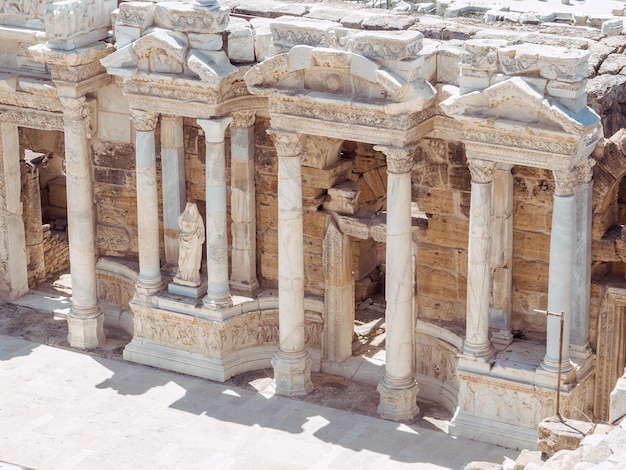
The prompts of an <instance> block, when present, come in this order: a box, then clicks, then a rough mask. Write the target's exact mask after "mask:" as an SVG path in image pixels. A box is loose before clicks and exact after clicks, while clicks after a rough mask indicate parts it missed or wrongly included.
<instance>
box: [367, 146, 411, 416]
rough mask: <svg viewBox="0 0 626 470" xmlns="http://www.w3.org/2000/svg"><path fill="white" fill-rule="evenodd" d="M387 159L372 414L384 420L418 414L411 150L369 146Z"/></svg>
mask: <svg viewBox="0 0 626 470" xmlns="http://www.w3.org/2000/svg"><path fill="white" fill-rule="evenodd" d="M375 149H376V150H381V151H383V152H384V153H385V155H386V157H387V234H386V266H387V269H386V272H387V277H386V283H385V298H386V302H387V310H386V313H385V322H386V335H387V336H386V361H385V376H384V378H383V380H382V381H381V382H380V383H379V384H378V392H379V393H380V404H379V406H378V413H379V414H380V415H381V416H382V417H383V418H387V419H393V420H396V421H398V420H405V419H412V418H413V417H415V416H416V415H417V413H419V408H418V407H417V401H416V400H417V392H418V387H417V384H416V383H415V367H414V358H413V355H414V337H415V318H414V315H413V279H414V276H413V269H414V266H412V260H413V256H412V253H413V243H412V236H411V221H412V219H411V169H412V164H413V155H412V153H411V149H401V148H391V147H375Z"/></svg>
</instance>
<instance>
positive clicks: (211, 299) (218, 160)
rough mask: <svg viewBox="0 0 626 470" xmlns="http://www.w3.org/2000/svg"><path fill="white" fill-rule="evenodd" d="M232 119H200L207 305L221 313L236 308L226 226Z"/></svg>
mask: <svg viewBox="0 0 626 470" xmlns="http://www.w3.org/2000/svg"><path fill="white" fill-rule="evenodd" d="M231 120H232V119H231V118H223V119H212V120H205V119H198V124H199V125H200V126H201V127H202V129H204V133H205V139H206V170H205V171H206V244H207V277H208V286H207V295H206V296H205V297H204V299H203V303H204V305H205V306H207V307H209V308H211V309H214V310H221V309H223V308H226V307H229V306H231V305H232V300H231V297H230V287H229V284H228V233H227V226H226V223H227V222H226V209H227V207H226V156H225V149H224V132H225V131H226V128H227V127H228V125H229V124H230V121H231Z"/></svg>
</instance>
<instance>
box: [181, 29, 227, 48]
mask: <svg viewBox="0 0 626 470" xmlns="http://www.w3.org/2000/svg"><path fill="white" fill-rule="evenodd" d="M187 39H188V40H189V47H190V48H191V49H195V50H198V51H219V50H221V49H222V47H223V46H224V39H223V36H222V35H221V34H219V33H210V34H204V33H189V34H187Z"/></svg>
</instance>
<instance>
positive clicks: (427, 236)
mask: <svg viewBox="0 0 626 470" xmlns="http://www.w3.org/2000/svg"><path fill="white" fill-rule="evenodd" d="M468 237H469V221H468V220H463V219H459V218H457V217H448V216H445V215H439V214H433V215H432V217H430V218H429V219H428V228H426V229H420V241H422V242H428V243H432V244H436V245H442V246H448V247H454V248H463V249H467V240H468Z"/></svg>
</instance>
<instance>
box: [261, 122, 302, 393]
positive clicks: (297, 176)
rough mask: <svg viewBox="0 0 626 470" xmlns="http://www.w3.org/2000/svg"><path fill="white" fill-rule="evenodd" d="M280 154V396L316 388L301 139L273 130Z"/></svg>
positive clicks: (277, 379) (276, 373) (274, 360)
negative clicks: (307, 328) (308, 321)
mask: <svg viewBox="0 0 626 470" xmlns="http://www.w3.org/2000/svg"><path fill="white" fill-rule="evenodd" d="M268 133H269V134H270V135H271V136H272V137H273V139H274V143H275V145H276V152H277V154H278V328H279V347H278V351H277V352H276V354H275V355H274V357H273V358H272V366H273V367H274V383H275V387H276V393H278V394H281V395H288V396H295V395H306V394H307V393H309V392H311V391H312V390H313V383H312V382H311V362H312V361H311V357H310V356H309V353H308V351H307V349H306V344H305V335H304V322H305V316H304V234H303V224H302V169H301V166H300V165H301V158H302V138H301V136H300V135H299V134H294V133H290V132H283V131H277V130H270V131H268Z"/></svg>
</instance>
